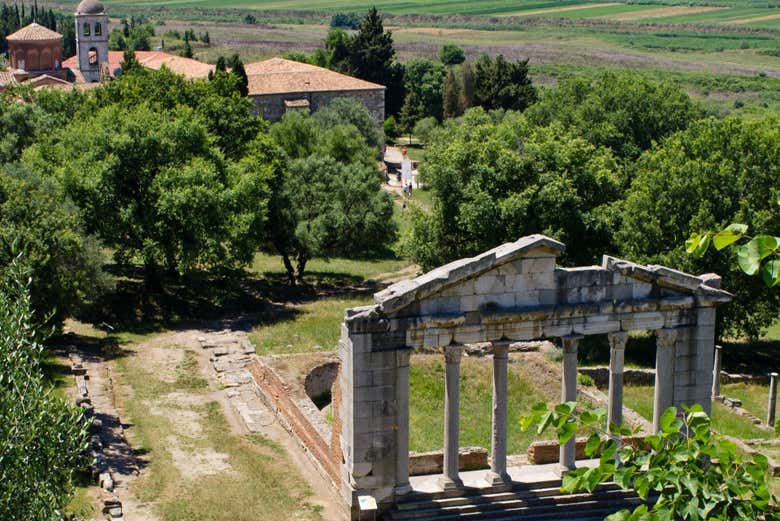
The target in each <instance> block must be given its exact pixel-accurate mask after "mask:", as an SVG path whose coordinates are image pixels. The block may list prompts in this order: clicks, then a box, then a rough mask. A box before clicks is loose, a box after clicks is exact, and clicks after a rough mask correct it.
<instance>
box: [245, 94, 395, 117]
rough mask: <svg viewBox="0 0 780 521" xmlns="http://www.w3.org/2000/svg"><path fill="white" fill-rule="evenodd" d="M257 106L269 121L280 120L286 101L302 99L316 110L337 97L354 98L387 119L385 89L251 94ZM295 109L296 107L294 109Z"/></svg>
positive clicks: (257, 112)
mask: <svg viewBox="0 0 780 521" xmlns="http://www.w3.org/2000/svg"><path fill="white" fill-rule="evenodd" d="M249 97H250V98H251V99H252V102H253V103H254V107H255V114H256V115H258V116H262V117H263V118H265V119H266V120H268V121H279V120H280V119H282V116H284V113H285V111H286V108H285V104H284V102H285V101H293V100H302V99H305V100H306V101H308V102H309V110H311V111H312V112H316V111H317V110H319V109H320V108H322V107H324V106H327V105H328V104H329V103H330V102H331V101H333V100H334V99H336V98H353V99H356V100H358V101H360V102H361V103H363V105H365V106H366V108H367V109H368V111H369V112H370V113H371V115H372V116H373V117H374V119H375V120H376V121H377V123H380V124H383V123H384V120H385V91H384V89H374V90H353V91H327V92H288V93H283V94H261V95H257V94H250V95H249ZM294 110H295V109H294Z"/></svg>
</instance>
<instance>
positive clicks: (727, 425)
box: [623, 385, 774, 439]
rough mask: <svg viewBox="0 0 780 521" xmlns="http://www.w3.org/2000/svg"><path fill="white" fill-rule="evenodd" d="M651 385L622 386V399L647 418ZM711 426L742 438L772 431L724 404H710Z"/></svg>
mask: <svg viewBox="0 0 780 521" xmlns="http://www.w3.org/2000/svg"><path fill="white" fill-rule="evenodd" d="M653 396H654V388H653V387H652V386H642V385H630V386H625V387H624V388H623V401H624V403H625V404H626V406H628V407H630V408H631V409H634V410H635V411H636V412H638V413H639V414H641V415H642V416H643V417H644V418H646V419H647V420H652V419H653ZM712 428H713V429H715V430H716V431H718V432H720V433H721V434H725V435H728V436H734V437H737V438H743V439H753V438H771V437H774V436H773V433H771V432H767V431H764V430H761V429H758V428H756V427H755V425H753V424H752V423H751V422H750V421H749V420H747V419H746V418H743V417H742V416H739V415H737V414H735V413H733V412H731V411H730V410H729V409H728V408H727V407H725V406H724V405H722V404H720V403H717V402H714V403H713V404H712Z"/></svg>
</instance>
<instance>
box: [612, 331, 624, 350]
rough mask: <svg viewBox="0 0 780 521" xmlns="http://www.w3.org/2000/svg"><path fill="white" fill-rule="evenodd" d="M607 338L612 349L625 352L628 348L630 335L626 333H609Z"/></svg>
mask: <svg viewBox="0 0 780 521" xmlns="http://www.w3.org/2000/svg"><path fill="white" fill-rule="evenodd" d="M607 338H608V339H609V347H610V349H619V350H623V349H625V348H626V342H627V341H628V333H627V332H625V331H617V332H615V333H607Z"/></svg>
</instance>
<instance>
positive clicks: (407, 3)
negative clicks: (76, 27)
mask: <svg viewBox="0 0 780 521" xmlns="http://www.w3.org/2000/svg"><path fill="white" fill-rule="evenodd" d="M106 3H107V4H109V5H110V6H116V8H117V9H121V8H124V7H126V6H133V7H139V6H143V7H168V8H177V9H194V8H197V9H231V8H245V9H246V8H248V9H263V10H283V11H288V10H303V11H307V10H316V11H324V12H334V11H364V10H365V8H366V4H365V3H361V2H359V1H358V0H327V1H319V2H316V3H312V2H308V3H307V2H305V1H304V0H138V1H136V2H134V3H132V4H130V3H129V2H128V1H127V0H108V1H107V2H106ZM588 3H592V2H587V1H586V2H583V1H582V0H557V1H555V0H480V1H479V2H472V1H469V0H449V1H442V2H427V1H425V0H380V1H378V2H375V3H374V4H372V5H376V7H377V8H378V9H380V10H382V11H383V12H387V13H393V14H433V15H469V16H494V15H507V14H517V15H522V13H523V11H529V10H542V9H554V8H558V7H576V6H586V5H587V4H588ZM596 3H600V2H596ZM641 4H649V5H641ZM641 4H640V2H636V3H627V4H622V5H616V6H605V7H596V8H593V9H592V10H593V11H602V10H603V14H613V13H620V12H633V11H637V10H644V9H653V8H658V7H659V6H660V5H728V6H732V7H734V8H738V9H753V8H763V7H766V6H767V2H765V1H761V0H719V1H717V2H715V1H713V0H699V1H692V2H691V1H689V0H663V2H660V1H658V2H654V1H653V0H648V1H644V0H643V1H642V2H641ZM586 10H587V9H583V10H582V11H586ZM735 10H736V9H735ZM576 12H577V11H572V13H576ZM572 16H573V17H578V16H582V15H580V14H572Z"/></svg>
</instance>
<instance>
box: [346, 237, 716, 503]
mask: <svg viewBox="0 0 780 521" xmlns="http://www.w3.org/2000/svg"><path fill="white" fill-rule="evenodd" d="M564 248H565V247H564V245H563V244H561V243H560V242H558V241H555V240H553V239H550V238H548V237H545V236H543V235H532V236H528V237H523V238H521V239H519V240H518V241H516V242H514V243H507V244H504V245H502V246H499V247H498V248H495V249H493V250H490V251H488V252H485V253H483V254H482V255H479V256H477V257H473V258H468V259H461V260H457V261H455V262H452V263H450V264H447V265H446V266H442V267H440V268H437V269H435V270H433V271H431V272H428V273H426V274H424V275H422V276H420V277H417V278H416V279H413V280H408V281H403V282H399V283H397V284H394V285H392V286H390V287H389V288H387V289H386V290H384V291H381V292H379V293H377V294H375V295H374V299H375V302H376V303H375V304H374V305H372V306H366V307H361V308H354V309H349V310H347V311H346V313H345V318H344V323H343V325H342V335H341V340H340V343H339V357H340V360H341V371H340V374H339V380H338V387H339V392H340V395H341V406H340V408H339V411H338V414H339V419H340V424H341V437H340V448H341V451H342V461H343V463H342V465H341V475H342V483H341V490H342V494H343V496H344V499H345V501H346V502H347V504H348V505H349V506H350V507H352V509H353V514H354V513H355V505H356V504H357V498H358V496H360V495H371V496H374V497H375V498H376V500H377V501H378V502H379V503H380V505H381V506H382V507H384V508H388V507H390V506H392V505H393V504H394V502H395V501H396V500H398V499H399V498H401V497H403V496H404V494H407V493H408V492H409V491H410V490H411V486H410V481H409V355H410V353H411V352H412V351H413V350H414V349H415V348H421V347H441V348H443V352H444V357H445V360H446V373H445V379H446V382H445V389H446V391H445V403H444V404H443V407H444V411H445V412H444V415H445V442H444V472H443V475H442V476H441V478H440V486H441V488H442V489H443V490H448V489H457V488H458V487H459V486H460V485H461V482H460V478H459V474H458V449H459V447H458V422H459V418H458V403H459V368H460V360H461V357H462V354H463V345H464V344H471V343H478V342H492V343H493V344H494V351H495V356H494V359H493V363H494V386H493V400H494V407H493V428H492V433H493V434H492V446H491V454H492V467H491V472H490V473H489V474H488V475H487V476H486V478H487V479H488V480H490V481H491V482H493V483H502V482H506V481H507V480H508V479H509V477H508V474H507V469H506V430H507V429H506V424H507V417H506V393H507V391H506V372H507V363H506V347H505V346H508V344H509V343H510V342H515V341H524V340H539V339H552V338H559V339H561V341H562V344H563V351H564V360H563V376H562V379H563V381H562V386H561V388H562V399H563V400H565V401H569V400H575V399H576V385H577V345H578V341H579V339H580V338H582V337H583V336H584V335H593V334H608V335H609V341H610V355H611V363H610V392H609V396H610V404H609V417H610V420H611V421H613V422H615V423H621V421H622V385H623V379H622V373H623V352H624V349H625V345H626V337H627V333H628V332H629V331H632V330H653V331H655V332H656V338H657V345H658V349H657V361H656V388H655V403H654V406H655V413H654V427H657V425H658V417H659V415H660V413H661V412H663V411H664V410H665V409H666V408H668V407H669V406H680V405H681V404H693V403H700V404H702V405H703V406H704V407H705V409H706V410H708V411H709V407H710V388H711V385H712V364H713V351H714V343H715V306H717V305H718V304H721V303H725V302H728V301H729V300H730V298H731V296H730V294H729V293H727V292H725V291H723V290H721V289H720V278H719V277H718V276H716V275H713V274H708V275H703V276H700V277H697V276H693V275H689V274H686V273H682V272H679V271H676V270H672V269H669V268H666V267H663V266H642V265H638V264H635V263H632V262H629V261H625V260H621V259H617V258H614V257H609V256H605V257H604V259H603V262H602V265H601V266H586V267H577V268H556V266H555V264H556V258H557V257H558V256H559V255H560V254H561V253H562V252H563V251H564ZM574 449H575V447H574V440H571V441H570V442H569V443H567V444H566V445H564V446H562V447H561V454H560V465H561V467H562V468H564V469H566V468H572V467H573V466H574V457H575V450H574Z"/></svg>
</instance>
